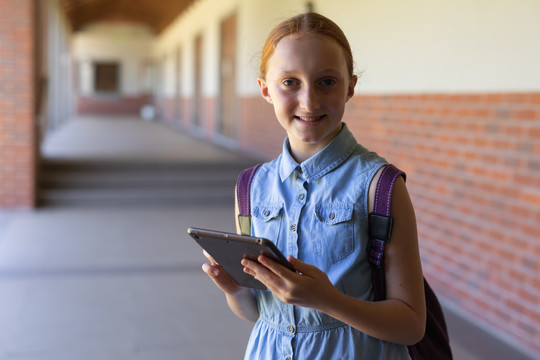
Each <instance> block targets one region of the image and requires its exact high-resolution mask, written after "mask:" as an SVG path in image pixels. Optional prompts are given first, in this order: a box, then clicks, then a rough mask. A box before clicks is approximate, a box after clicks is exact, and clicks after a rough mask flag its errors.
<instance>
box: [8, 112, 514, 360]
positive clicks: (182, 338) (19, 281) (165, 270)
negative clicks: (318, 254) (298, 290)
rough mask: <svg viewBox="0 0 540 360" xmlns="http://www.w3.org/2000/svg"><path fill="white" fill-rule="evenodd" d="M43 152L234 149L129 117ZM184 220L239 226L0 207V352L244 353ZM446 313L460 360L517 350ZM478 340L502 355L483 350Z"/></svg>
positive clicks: (196, 215) (98, 355)
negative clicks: (469, 331)
mask: <svg viewBox="0 0 540 360" xmlns="http://www.w3.org/2000/svg"><path fill="white" fill-rule="evenodd" d="M43 154H44V156H45V157H47V158H54V159H70V160H74V159H75V160H80V161H85V160H96V159H97V160H99V159H101V160H103V161H107V160H111V159H116V160H118V159H124V160H126V161H138V160H155V161H193V160H194V159H195V160H196V161H210V160H213V161H215V160H216V159H229V160H230V159H234V158H235V157H238V154H235V153H234V152H231V151H228V150H225V149H222V148H218V147H216V146H213V145H209V144H206V143H204V142H202V141H201V140H198V139H194V138H191V137H187V136H185V135H183V134H181V133H179V132H176V131H171V130H169V129H166V128H165V127H163V126H160V125H157V124H155V123H150V122H143V121H140V120H137V119H129V118H115V119H102V118H84V119H78V120H76V121H73V122H72V123H69V124H68V125H66V126H65V127H64V128H62V129H60V130H58V131H57V132H56V133H53V134H52V135H51V136H50V137H49V138H47V141H46V142H45V144H44V146H43ZM231 191H233V190H232V189H231ZM189 226H200V227H211V228H217V229H222V230H229V231H232V230H233V229H234V219H233V205H232V204H230V205H218V206H198V207H197V206H189V207H181V206H179V207H170V206H169V207H157V206H151V207H144V208H143V207H110V206H108V207H90V208H84V207H77V208H40V209H37V210H35V211H10V212H8V211H4V212H0V360H8V359H18V360H172V359H175V360H181V359H190V360H193V359H201V360H207V359H220V360H233V359H241V358H242V356H243V352H244V348H245V345H246V343H247V339H248V336H249V333H250V329H251V324H250V323H248V322H246V321H243V320H240V319H238V318H236V317H235V316H234V315H233V314H232V313H231V312H230V311H229V309H228V308H227V305H226V303H225V299H224V296H223V295H222V293H221V292H220V291H219V290H218V289H217V288H216V287H215V286H214V285H213V284H212V283H211V281H210V280H209V279H208V278H207V277H206V275H205V274H204V273H203V272H202V270H201V264H202V262H203V261H204V258H203V256H202V254H201V250H200V248H199V247H198V246H197V245H196V244H195V243H194V242H193V241H192V240H190V238H189V237H188V235H187V234H186V228H187V227H189ZM448 320H449V326H450V330H451V336H452V333H453V334H455V335H456V336H455V337H453V348H454V353H455V359H456V360H478V359H482V358H485V359H490V360H493V359H507V358H512V359H518V358H519V357H515V356H514V355H516V354H515V353H512V352H511V349H508V347H504V346H502V348H501V347H499V348H497V344H496V343H495V342H493V340H490V341H491V343H487V344H486V343H481V342H480V343H479V341H485V340H482V339H485V337H482V336H480V337H478V336H476V335H475V334H478V332H476V333H475V334H467V333H466V330H464V328H463V326H464V324H466V323H465V322H464V321H463V320H460V319H459V317H457V316H455V315H453V314H452V313H449V319H448ZM468 329H469V328H468ZM480 335H481V334H480ZM467 339H469V340H467ZM479 339H480V340H479ZM479 346H484V347H485V346H487V347H490V348H492V350H495V351H497V352H496V353H493V352H492V354H496V355H489V357H487V356H486V357H482V356H479V355H478V354H479V352H478V349H477V348H478V347H479ZM499 346H501V345H499ZM501 349H503V350H501ZM505 351H507V352H505ZM508 351H510V352H508ZM509 354H510V356H511V357H507V356H509ZM498 355H500V356H501V357H498ZM503 356H504V357H503ZM512 356H514V357H512ZM523 359H525V358H523Z"/></svg>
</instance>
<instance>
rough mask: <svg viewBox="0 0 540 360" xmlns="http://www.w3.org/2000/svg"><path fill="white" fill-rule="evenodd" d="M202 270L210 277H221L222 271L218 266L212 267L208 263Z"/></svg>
mask: <svg viewBox="0 0 540 360" xmlns="http://www.w3.org/2000/svg"><path fill="white" fill-rule="evenodd" d="M202 269H203V271H204V272H205V273H207V274H208V275H210V276H219V273H220V270H219V268H218V267H217V266H212V265H210V264H208V263H204V264H203V265H202Z"/></svg>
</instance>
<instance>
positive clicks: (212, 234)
mask: <svg viewBox="0 0 540 360" xmlns="http://www.w3.org/2000/svg"><path fill="white" fill-rule="evenodd" d="M187 231H188V234H189V235H190V236H191V237H192V238H193V239H195V241H196V242H197V243H198V244H199V245H200V246H201V247H202V248H203V249H205V250H206V252H208V253H209V254H210V255H211V256H212V257H213V258H214V259H215V260H216V261H217V262H218V263H219V264H220V265H221V266H222V267H223V269H225V271H227V273H229V275H231V276H232V277H233V279H235V280H236V281H237V282H238V284H240V285H241V286H244V287H250V288H254V289H261V290H266V286H264V285H263V284H262V283H261V282H260V281H258V280H256V279H255V278H254V277H253V276H251V275H249V274H246V273H245V272H244V270H243V269H244V266H242V264H241V263H240V262H241V261H242V259H244V258H247V259H250V260H253V261H257V258H258V257H259V255H264V256H266V257H268V258H270V259H273V260H274V261H276V262H278V263H280V264H281V265H283V266H285V267H287V268H288V269H290V270H291V271H296V270H294V268H293V266H292V265H291V263H289V261H288V260H287V259H286V258H285V256H283V254H282V253H281V252H280V251H279V250H278V248H277V247H276V246H275V245H274V243H273V242H271V241H270V240H267V239H264V238H261V237H252V236H244V235H238V234H233V233H228V232H223V231H216V230H206V229H199V228H193V227H190V228H189V229H188V230H187Z"/></svg>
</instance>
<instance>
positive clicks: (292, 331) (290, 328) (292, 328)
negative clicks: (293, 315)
mask: <svg viewBox="0 0 540 360" xmlns="http://www.w3.org/2000/svg"><path fill="white" fill-rule="evenodd" d="M289 332H290V333H294V326H292V325H289Z"/></svg>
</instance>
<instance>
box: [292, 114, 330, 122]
mask: <svg viewBox="0 0 540 360" xmlns="http://www.w3.org/2000/svg"><path fill="white" fill-rule="evenodd" d="M325 117H326V115H320V116H297V115H295V116H294V118H295V119H296V120H300V121H304V122H316V121H319V120H322V119H324V118H325Z"/></svg>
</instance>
